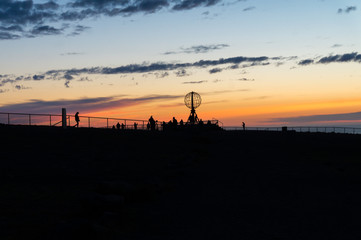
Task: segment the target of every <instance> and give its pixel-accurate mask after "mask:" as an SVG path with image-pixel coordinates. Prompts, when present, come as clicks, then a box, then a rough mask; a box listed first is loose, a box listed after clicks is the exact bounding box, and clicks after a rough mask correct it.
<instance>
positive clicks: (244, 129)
mask: <svg viewBox="0 0 361 240" xmlns="http://www.w3.org/2000/svg"><path fill="white" fill-rule="evenodd" d="M242 128H243V131H246V124H245V123H244V122H242Z"/></svg>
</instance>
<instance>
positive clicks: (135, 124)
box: [134, 122, 138, 130]
mask: <svg viewBox="0 0 361 240" xmlns="http://www.w3.org/2000/svg"><path fill="white" fill-rule="evenodd" d="M137 127H138V123H136V122H135V123H134V130H137Z"/></svg>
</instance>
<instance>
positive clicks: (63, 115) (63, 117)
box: [61, 108, 66, 128]
mask: <svg viewBox="0 0 361 240" xmlns="http://www.w3.org/2000/svg"><path fill="white" fill-rule="evenodd" d="M61 125H62V127H63V128H66V108H62V109H61Z"/></svg>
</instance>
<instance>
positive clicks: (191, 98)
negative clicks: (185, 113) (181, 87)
mask: <svg viewBox="0 0 361 240" xmlns="http://www.w3.org/2000/svg"><path fill="white" fill-rule="evenodd" d="M184 103H185V105H186V106H187V107H188V108H190V109H191V114H190V115H189V117H188V122H189V123H190V124H195V123H198V121H199V119H198V116H197V114H196V110H195V109H196V108H197V107H199V106H200V105H201V103H202V98H201V95H199V94H198V93H196V92H190V93H188V94H187V95H186V96H185V97H184Z"/></svg>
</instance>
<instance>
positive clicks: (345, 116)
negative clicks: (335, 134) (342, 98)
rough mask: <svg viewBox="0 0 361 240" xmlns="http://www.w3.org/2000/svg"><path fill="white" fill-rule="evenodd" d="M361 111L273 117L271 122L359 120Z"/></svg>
mask: <svg viewBox="0 0 361 240" xmlns="http://www.w3.org/2000/svg"><path fill="white" fill-rule="evenodd" d="M360 119H361V112H353V113H340V114H323V115H309V116H297V117H287V118H273V119H271V120H270V122H286V123H312V122H328V121H329V122H332V121H359V120H360Z"/></svg>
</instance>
